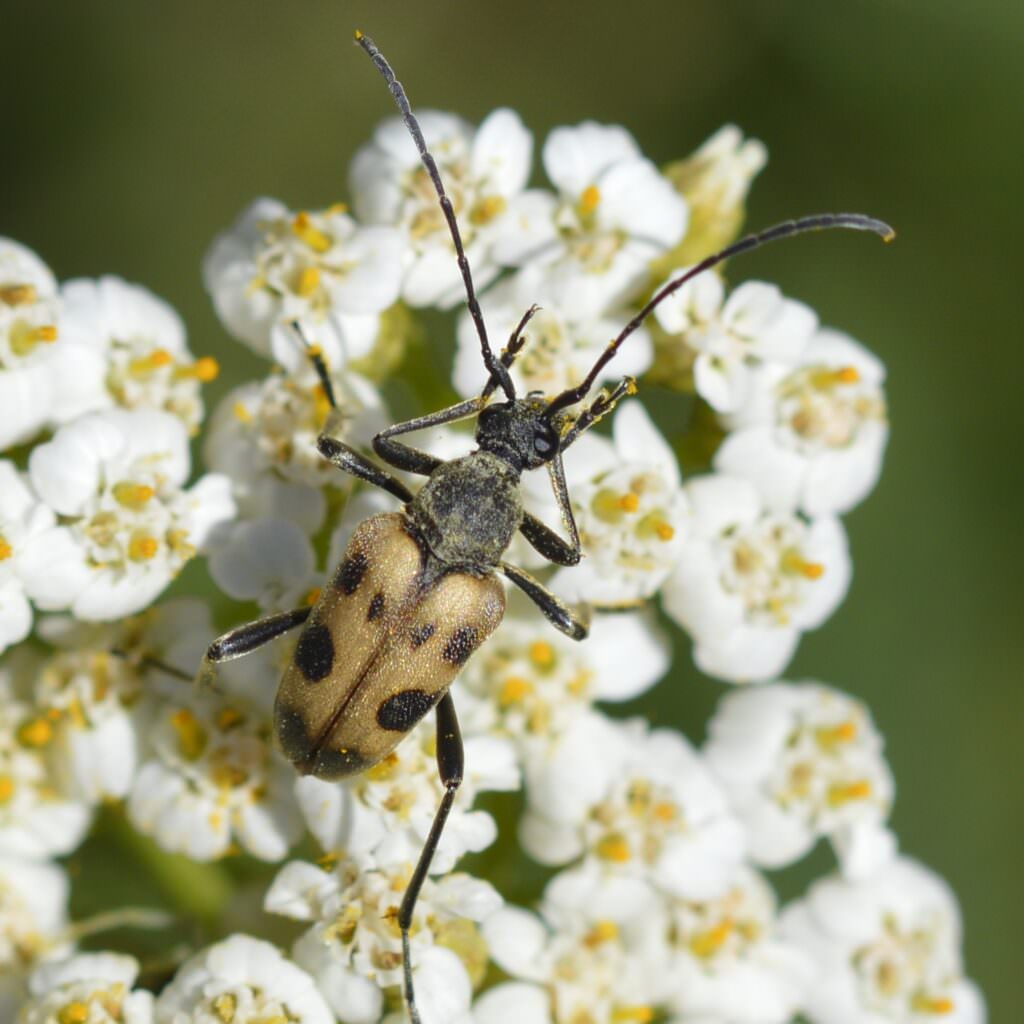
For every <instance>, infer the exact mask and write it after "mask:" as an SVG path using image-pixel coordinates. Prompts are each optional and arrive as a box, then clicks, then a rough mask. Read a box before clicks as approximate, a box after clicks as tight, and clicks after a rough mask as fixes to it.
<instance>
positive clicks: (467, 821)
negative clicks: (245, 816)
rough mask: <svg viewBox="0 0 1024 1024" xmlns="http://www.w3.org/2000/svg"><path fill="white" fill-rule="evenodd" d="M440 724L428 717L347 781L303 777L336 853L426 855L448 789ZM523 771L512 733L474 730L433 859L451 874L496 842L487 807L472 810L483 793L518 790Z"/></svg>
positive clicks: (301, 786)
mask: <svg viewBox="0 0 1024 1024" xmlns="http://www.w3.org/2000/svg"><path fill="white" fill-rule="evenodd" d="M436 748H437V742H436V725H435V722H434V719H433V717H429V718H428V719H427V720H426V721H424V722H421V723H420V724H419V725H418V726H417V727H416V728H415V729H414V730H413V732H412V734H411V735H409V736H407V737H406V738H405V739H404V740H403V741H402V743H401V744H400V745H399V746H398V747H397V748H396V749H395V750H394V751H392V752H391V753H390V754H389V755H388V756H387V757H386V758H384V760H383V761H381V762H380V763H378V764H376V765H374V766H373V767H372V768H370V769H368V770H367V771H365V772H363V773H362V774H361V775H359V776H358V777H355V778H353V779H351V780H350V781H346V782H343V783H340V784H339V783H327V782H322V781H320V780H319V779H316V778H312V777H305V778H301V779H299V780H298V781H297V782H296V788H295V792H296V796H297V798H298V802H299V806H300V808H301V810H302V813H303V815H304V816H305V819H306V824H307V826H308V828H309V830H310V831H311V832H312V833H313V835H314V836H316V838H317V840H318V841H319V842H320V845H321V846H322V847H323V848H324V849H325V850H327V851H328V852H332V853H336V852H338V851H341V850H343V851H345V852H346V854H348V855H349V856H351V857H356V858H359V859H361V861H366V859H367V858H369V859H370V862H371V863H373V864H374V865H375V866H378V867H385V868H394V867H398V866H401V865H404V864H411V863H413V862H415V860H416V858H417V857H419V854H420V851H421V850H422V849H423V845H424V843H425V842H426V839H427V835H428V833H429V831H430V826H431V824H432V823H433V820H434V815H435V813H436V811H437V807H438V804H439V803H440V802H441V797H442V795H443V792H444V789H443V787H442V785H441V782H440V779H439V777H438V771H437V754H436ZM518 787H519V771H518V768H517V767H516V761H515V754H514V751H513V749H512V746H511V744H510V743H509V741H508V740H505V739H502V738H500V737H497V736H487V735H481V736H467V737H466V739H465V778H464V780H463V783H462V785H461V786H460V787H459V792H458V795H457V797H456V801H455V806H454V807H453V809H452V812H451V815H450V817H449V819H448V823H447V824H446V826H445V829H444V832H443V833H442V836H441V841H440V843H439V845H438V848H437V852H436V853H435V855H434V859H433V861H432V863H431V867H430V870H431V873H432V874H444V873H445V872H447V871H450V870H451V869H452V867H453V866H454V865H455V863H456V862H457V861H458V860H459V859H460V858H461V857H462V856H463V855H464V854H465V853H468V852H474V853H479V852H480V851H481V850H484V849H486V848H487V847H488V846H490V844H491V843H492V842H494V839H495V836H496V835H497V827H496V826H495V823H494V819H493V818H492V817H491V816H490V814H488V813H487V812H486V811H479V810H471V809H470V808H471V807H472V804H473V801H474V799H475V797H476V794H477V793H480V792H485V791H495V790H497V791H508V790H514V789H518Z"/></svg>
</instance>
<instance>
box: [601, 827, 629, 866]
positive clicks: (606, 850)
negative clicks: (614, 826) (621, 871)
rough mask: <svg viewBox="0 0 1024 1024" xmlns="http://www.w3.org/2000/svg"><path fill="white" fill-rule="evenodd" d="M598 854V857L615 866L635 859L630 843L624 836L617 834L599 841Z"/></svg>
mask: <svg viewBox="0 0 1024 1024" xmlns="http://www.w3.org/2000/svg"><path fill="white" fill-rule="evenodd" d="M596 852H597V855H598V857H601V858H603V859H604V860H610V861H612V862H613V863H615V864H626V863H628V862H629V861H630V860H631V859H632V857H633V851H632V850H631V849H630V847H629V842H628V841H627V840H626V838H625V837H624V836H621V835H619V834H618V833H616V832H612V833H610V834H609V835H606V836H604V837H603V838H602V839H601V840H599V841H598V844H597V847H596Z"/></svg>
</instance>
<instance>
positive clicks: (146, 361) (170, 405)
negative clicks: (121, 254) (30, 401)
mask: <svg viewBox="0 0 1024 1024" xmlns="http://www.w3.org/2000/svg"><path fill="white" fill-rule="evenodd" d="M60 295H61V300H62V302H63V312H62V316H61V328H60V329H61V339H62V340H66V341H68V342H69V343H70V344H75V345H81V346H83V347H85V348H88V349H90V350H91V351H93V352H94V353H96V355H97V356H98V357H99V358H100V359H102V361H103V364H104V367H105V376H104V381H103V384H104V387H103V389H102V390H101V392H100V393H99V394H98V395H97V396H96V399H95V400H94V401H93V402H92V403H91V404H90V406H89V411H92V410H95V409H101V408H108V407H111V406H120V407H122V408H126V409H162V410H164V411H165V412H169V413H173V414H174V415H175V416H177V417H178V418H179V419H180V420H181V421H182V422H183V423H184V424H185V426H186V427H187V428H188V430H189V433H190V434H195V433H196V432H197V431H198V429H199V423H200V421H201V420H202V417H203V403H202V399H201V398H200V396H199V385H200V384H201V383H204V382H207V381H211V380H213V379H214V378H215V377H216V376H217V373H218V366H217V362H216V360H214V359H213V358H211V357H209V356H207V357H204V358H202V359H198V360H197V359H195V357H194V356H193V355H192V353H191V352H190V351H189V350H188V344H187V342H186V338H185V325H184V324H183V323H182V321H181V318H180V317H179V316H178V314H177V313H176V312H175V311H174V309H173V308H172V307H171V306H170V305H169V304H168V303H166V302H165V301H164V300H163V299H160V298H158V297H157V296H156V295H154V294H153V293H152V292H151V291H149V290H148V289H147V288H143V287H142V286H141V285H137V284H129V283H128V282H126V281H123V280H121V278H119V277H112V276H109V275H108V276H106V277H101V278H99V279H98V280H87V279H77V280H73V281H66V282H64V284H62V285H61V289H60ZM82 411H85V410H84V409H83V410H82Z"/></svg>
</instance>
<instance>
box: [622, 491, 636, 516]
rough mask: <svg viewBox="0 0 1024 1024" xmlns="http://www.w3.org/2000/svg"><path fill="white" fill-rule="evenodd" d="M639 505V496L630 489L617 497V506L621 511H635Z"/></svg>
mask: <svg viewBox="0 0 1024 1024" xmlns="http://www.w3.org/2000/svg"><path fill="white" fill-rule="evenodd" d="M639 507H640V498H639V497H638V496H637V495H635V494H633V492H632V491H630V492H629V494H624V495H622V497H621V498H619V508H621V509H622V511H623V512H635V511H636V510H637V509H638V508H639Z"/></svg>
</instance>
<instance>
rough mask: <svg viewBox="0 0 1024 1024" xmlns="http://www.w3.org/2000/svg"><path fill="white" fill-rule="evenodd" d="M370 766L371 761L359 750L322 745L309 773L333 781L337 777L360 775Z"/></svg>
mask: <svg viewBox="0 0 1024 1024" xmlns="http://www.w3.org/2000/svg"><path fill="white" fill-rule="evenodd" d="M369 767H370V761H369V760H368V759H367V758H365V757H364V756H363V755H362V754H360V753H359V751H358V750H352V749H351V747H343V748H341V749H339V750H331V749H329V748H328V747H321V748H320V750H318V751H317V754H316V757H315V758H314V759H313V763H312V764H311V765H310V766H309V771H308V774H309V775H315V776H316V777H317V778H318V779H324V780H325V781H327V782H333V781H334V780H335V779H344V778H346V777H348V776H349V775H358V774H359V773H360V772H364V771H366V769H367V768H369Z"/></svg>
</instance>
